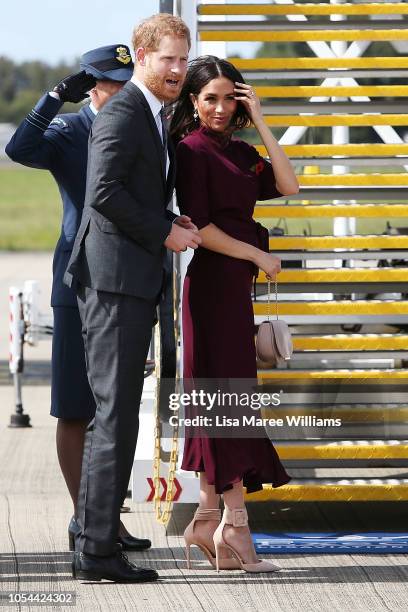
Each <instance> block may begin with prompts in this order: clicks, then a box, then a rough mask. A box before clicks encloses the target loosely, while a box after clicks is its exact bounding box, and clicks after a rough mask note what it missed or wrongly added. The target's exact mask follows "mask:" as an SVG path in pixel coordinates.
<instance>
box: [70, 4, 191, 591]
mask: <svg viewBox="0 0 408 612" xmlns="http://www.w3.org/2000/svg"><path fill="white" fill-rule="evenodd" d="M133 45H134V50H135V58H136V67H135V72H134V75H133V77H132V79H131V81H129V82H128V83H127V84H126V85H125V86H124V88H123V89H122V90H121V91H120V92H119V93H118V94H117V96H115V97H114V98H112V100H111V101H109V102H108V103H107V104H106V105H105V106H104V108H103V110H102V111H101V112H100V113H99V114H98V116H97V117H96V119H95V121H94V123H93V126H92V130H91V136H90V143H89V155H88V171H87V189H86V196H85V206H84V212H83V216H82V221H81V226H80V228H79V231H78V235H77V238H76V241H75V245H74V249H73V253H72V256H71V259H70V262H69V264H68V268H67V272H66V275H65V282H66V283H67V284H69V285H71V286H74V287H76V291H77V296H78V305H79V310H80V315H81V320H82V326H83V337H84V343H85V354H86V360H87V371H88V378H89V381H90V385H91V389H92V392H93V394H94V397H95V400H96V405H97V408H96V414H95V419H94V420H93V421H92V422H91V423H90V425H89V427H88V430H87V432H86V437H85V449H84V459H83V463H82V475H81V486H80V492H79V501H78V522H79V524H80V527H81V532H80V533H79V534H78V537H77V540H76V552H75V554H74V561H73V568H72V569H73V576H74V577H75V578H78V579H86V580H101V579H107V580H113V581H116V582H119V581H120V582H122V581H128V582H140V581H151V580H155V579H157V578H158V575H157V573H156V572H155V571H154V570H152V569H148V568H138V567H136V566H135V565H133V564H132V563H130V562H129V561H128V560H127V558H126V557H125V556H124V555H123V554H122V551H121V549H118V546H117V543H116V538H117V533H118V528H119V520H120V505H121V502H122V500H123V498H124V496H125V494H126V490H127V486H128V483H129V478H130V473H131V469H132V464H133V459H134V452H135V446H136V440H137V432H138V424H139V420H138V413H139V404H140V399H141V394H142V389H143V379H144V378H143V374H144V365H145V360H146V356H147V352H148V347H149V343H150V339H151V332H152V326H153V325H154V323H155V312H156V305H157V303H158V301H159V298H160V294H161V290H162V284H163V278H164V266H165V256H166V247H167V248H168V249H170V250H172V251H174V252H179V251H183V250H186V249H187V247H191V248H197V246H198V245H199V243H200V242H201V239H200V237H199V235H198V231H197V228H196V227H195V226H194V225H193V224H192V222H191V220H190V219H189V218H188V217H186V216H181V217H177V218H176V216H175V215H174V214H173V213H171V212H170V211H167V210H166V207H167V205H168V203H169V201H170V198H171V195H172V192H173V188H174V176H175V168H174V159H173V158H174V156H173V151H172V148H171V146H169V147H168V146H167V134H166V128H165V121H164V119H163V121H162V117H163V103H164V102H170V101H172V100H175V99H176V98H177V97H178V95H179V93H180V90H181V86H182V83H183V81H184V78H185V74H186V71H187V59H188V51H189V47H190V34H189V31H188V28H187V26H186V25H185V24H184V22H183V21H182V20H181V19H180V18H178V17H174V16H172V15H166V14H161V15H154V16H153V17H151V18H149V19H147V20H146V21H144V22H142V23H141V24H140V25H139V26H138V27H136V28H135V31H134V33H133Z"/></svg>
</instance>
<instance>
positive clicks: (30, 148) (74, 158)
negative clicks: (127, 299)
mask: <svg viewBox="0 0 408 612" xmlns="http://www.w3.org/2000/svg"><path fill="white" fill-rule="evenodd" d="M80 68H81V71H80V72H78V73H76V74H73V75H70V76H68V77H66V78H65V79H64V80H63V81H61V82H60V83H58V85H56V87H55V88H54V90H53V91H51V92H49V93H47V94H45V95H44V96H43V97H42V98H41V99H40V100H39V101H38V103H37V104H36V106H35V107H34V108H33V110H32V111H31V112H30V113H29V114H28V116H27V117H26V118H25V119H24V121H23V122H22V123H21V125H20V126H19V127H18V128H17V130H16V132H15V134H14V135H13V137H12V139H11V140H10V142H9V143H8V145H7V147H6V153H7V155H8V156H9V157H10V158H11V159H12V160H13V161H15V162H19V163H21V164H23V165H25V166H30V167H32V168H40V169H44V170H49V171H50V172H51V174H52V175H53V177H54V179H55V181H56V182H57V185H58V188H59V191H60V194H61V199H62V206H63V215H62V227H61V234H60V237H59V240H58V243H57V245H56V248H55V253H54V260H53V283H52V295H51V306H52V307H53V313H54V333H53V342H52V381H51V414H52V415H53V416H55V417H56V418H57V419H58V422H57V432H56V442H57V453H58V460H59V463H60V467H61V471H62V473H63V476H64V478H65V482H66V484H67V487H68V490H69V493H70V495H71V497H72V501H73V504H74V516H73V517H72V519H71V523H70V525H69V528H68V533H69V540H70V548H71V550H72V549H73V542H74V536H75V533H76V531H77V530H78V528H79V527H78V524H77V522H76V518H75V517H76V510H77V508H76V506H77V499H78V490H79V482H80V475H81V464H82V455H83V446H84V434H85V429H86V426H87V424H88V423H89V421H90V420H91V419H92V418H93V417H94V414H95V401H94V398H93V395H92V392H91V389H90V387H89V383H88V378H87V374H86V366H85V356H84V345H83V340H82V335H81V320H80V317H79V313H78V305H77V300H76V295H75V293H74V291H72V290H71V289H69V288H68V287H67V286H66V285H64V284H63V282H62V279H63V275H64V273H65V270H66V267H67V263H68V260H69V258H70V255H71V251H72V247H73V244H74V240H75V236H76V233H77V230H78V227H79V224H80V221H81V215H82V209H83V205H84V198H85V186H86V167H87V158H88V136H89V132H90V129H91V126H92V122H93V120H94V118H95V116H96V114H97V112H98V111H99V110H100V109H101V108H102V106H103V105H104V104H105V103H106V102H107V101H108V100H109V98H110V97H111V96H113V95H114V94H116V93H117V92H118V91H119V90H120V89H121V88H122V87H123V85H124V84H125V82H126V81H128V80H129V79H130V78H131V76H132V74H133V62H132V58H131V55H130V51H129V48H128V47H127V46H126V45H122V44H117V45H109V46H105V47H100V48H98V49H93V50H91V51H88V52H87V53H85V54H84V55H83V56H82V58H81V61H80ZM87 92H89V96H90V104H87V105H85V106H83V107H82V108H81V110H80V111H79V112H77V113H69V114H63V115H57V113H58V112H59V111H60V109H61V107H62V106H63V104H64V102H80V101H81V100H83V99H84V98H86V97H87V95H88V94H87ZM39 212H40V211H39ZM118 541H119V542H120V543H121V545H122V548H123V549H124V550H143V549H146V548H149V547H150V546H151V543H150V540H147V539H138V538H134V537H132V536H130V535H129V533H128V532H127V531H126V529H125V527H124V525H123V524H122V523H121V524H120V532H119V534H118Z"/></svg>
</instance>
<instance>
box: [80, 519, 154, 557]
mask: <svg viewBox="0 0 408 612" xmlns="http://www.w3.org/2000/svg"><path fill="white" fill-rule="evenodd" d="M80 531H81V528H80V526H79V525H78V521H77V520H76V518H75V517H74V516H73V517H72V518H71V520H70V523H69V525H68V541H69V550H75V536H76V535H77V534H78V533H79V532H80ZM117 541H118V543H119V544H121V546H122V550H127V551H137V550H139V551H140V550H147V549H148V548H150V547H151V545H152V543H151V541H150V540H148V539H147V538H134V537H133V536H131V535H126V536H122V537H121V536H118V540H117Z"/></svg>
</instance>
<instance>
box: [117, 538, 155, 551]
mask: <svg viewBox="0 0 408 612" xmlns="http://www.w3.org/2000/svg"><path fill="white" fill-rule="evenodd" d="M118 543H119V544H121V545H122V550H128V551H132V550H147V549H148V548H150V547H151V545H152V543H151V541H150V540H148V539H147V538H134V537H133V536H131V535H126V536H118Z"/></svg>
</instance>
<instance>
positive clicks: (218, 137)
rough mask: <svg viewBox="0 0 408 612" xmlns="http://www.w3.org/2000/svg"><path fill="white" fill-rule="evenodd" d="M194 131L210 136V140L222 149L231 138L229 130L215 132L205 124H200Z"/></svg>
mask: <svg viewBox="0 0 408 612" xmlns="http://www.w3.org/2000/svg"><path fill="white" fill-rule="evenodd" d="M196 131H197V132H199V133H200V134H204V135H205V136H208V137H209V138H211V140H213V141H214V142H215V143H216V144H217V145H218V146H219V147H221V148H222V149H226V148H227V147H228V145H229V144H230V143H231V140H232V133H231V132H226V131H225V132H215V131H214V130H211V129H210V128H209V127H207V126H206V125H202V124H201V125H200V127H198V128H197V130H196Z"/></svg>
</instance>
